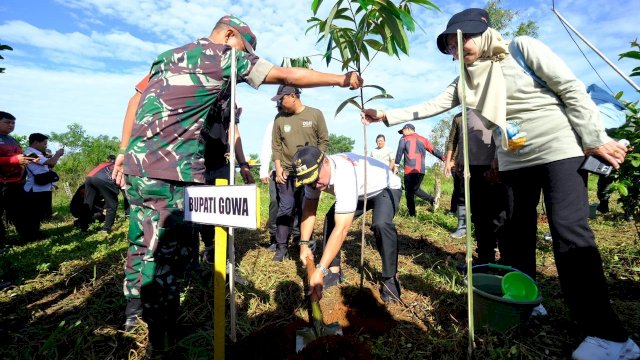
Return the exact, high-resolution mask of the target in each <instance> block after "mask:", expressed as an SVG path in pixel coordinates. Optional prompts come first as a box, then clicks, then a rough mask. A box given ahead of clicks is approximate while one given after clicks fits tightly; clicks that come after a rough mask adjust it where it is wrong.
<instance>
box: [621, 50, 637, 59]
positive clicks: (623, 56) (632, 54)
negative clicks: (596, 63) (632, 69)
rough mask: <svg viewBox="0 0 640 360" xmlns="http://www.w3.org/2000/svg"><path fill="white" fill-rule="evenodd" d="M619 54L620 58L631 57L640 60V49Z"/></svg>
mask: <svg viewBox="0 0 640 360" xmlns="http://www.w3.org/2000/svg"><path fill="white" fill-rule="evenodd" d="M619 56H620V58H618V60H620V59H622V58H631V59H636V60H640V51H627V52H623V53H622V54H620V55H619Z"/></svg>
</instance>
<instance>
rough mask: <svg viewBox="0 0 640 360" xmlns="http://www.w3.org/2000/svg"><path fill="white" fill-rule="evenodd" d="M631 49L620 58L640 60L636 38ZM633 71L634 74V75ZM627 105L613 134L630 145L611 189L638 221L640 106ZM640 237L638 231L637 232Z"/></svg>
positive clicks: (639, 205) (636, 102) (630, 214)
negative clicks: (621, 123) (625, 118)
mask: <svg viewBox="0 0 640 360" xmlns="http://www.w3.org/2000/svg"><path fill="white" fill-rule="evenodd" d="M631 47H632V48H634V47H635V48H637V49H638V50H632V51H629V52H626V53H623V54H620V59H622V58H630V59H635V60H640V51H639V50H640V44H638V42H637V40H634V41H632V42H631ZM639 71H640V68H639V67H636V68H635V69H633V73H632V74H631V75H632V76H637V75H638V72H639ZM634 73H635V75H634ZM616 97H617V98H618V99H620V98H621V97H622V92H620V93H618V94H617V95H616ZM622 103H623V104H624V105H625V106H626V107H627V110H628V112H627V121H626V123H625V125H623V126H622V127H620V128H619V129H617V130H616V131H615V133H614V134H613V136H614V138H616V139H627V140H629V143H630V146H629V150H628V152H627V157H626V160H625V162H624V163H622V164H620V169H618V171H614V172H613V173H612V175H611V176H613V177H614V179H615V180H616V181H615V182H614V183H613V184H612V185H611V189H612V191H616V192H618V193H619V194H620V199H619V200H618V201H619V202H620V203H621V204H622V209H623V210H624V213H625V215H626V216H627V217H629V216H632V217H634V218H635V221H636V222H638V221H640V107H638V101H635V102H632V103H631V102H628V101H624V100H622ZM638 236H639V237H640V233H639V234H638Z"/></svg>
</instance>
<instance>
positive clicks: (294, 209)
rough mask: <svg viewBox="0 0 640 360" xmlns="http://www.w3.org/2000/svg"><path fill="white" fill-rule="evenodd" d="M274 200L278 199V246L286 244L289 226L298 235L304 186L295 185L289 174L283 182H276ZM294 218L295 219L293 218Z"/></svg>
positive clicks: (289, 230)
mask: <svg viewBox="0 0 640 360" xmlns="http://www.w3.org/2000/svg"><path fill="white" fill-rule="evenodd" d="M275 186H276V200H277V201H278V213H277V216H276V241H277V242H278V245H279V246H286V245H287V240H288V239H289V234H290V233H291V232H292V231H291V227H292V226H293V227H295V228H297V229H296V232H295V233H294V236H295V235H296V234H297V236H300V235H299V234H300V223H301V218H302V200H303V199H304V186H300V187H299V188H296V187H295V178H294V177H293V176H289V177H288V178H287V182H285V183H284V184H277V183H276V185H275ZM294 219H295V220H294Z"/></svg>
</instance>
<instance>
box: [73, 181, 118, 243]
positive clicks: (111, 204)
mask: <svg viewBox="0 0 640 360" xmlns="http://www.w3.org/2000/svg"><path fill="white" fill-rule="evenodd" d="M119 192H120V189H119V188H118V186H117V185H116V184H115V183H114V182H113V181H107V180H104V179H102V178H99V177H95V176H88V177H87V178H86V179H85V180H84V203H83V205H82V206H83V211H82V214H83V217H85V218H84V219H82V220H81V221H82V222H83V224H85V225H86V224H88V223H89V221H90V220H91V218H93V211H92V209H93V203H94V202H95V200H96V197H97V195H98V194H100V195H101V196H102V197H103V198H104V208H105V212H106V214H105V217H104V224H103V225H102V229H104V230H107V231H111V228H112V227H113V223H114V222H115V220H116V210H117V209H118V193H119Z"/></svg>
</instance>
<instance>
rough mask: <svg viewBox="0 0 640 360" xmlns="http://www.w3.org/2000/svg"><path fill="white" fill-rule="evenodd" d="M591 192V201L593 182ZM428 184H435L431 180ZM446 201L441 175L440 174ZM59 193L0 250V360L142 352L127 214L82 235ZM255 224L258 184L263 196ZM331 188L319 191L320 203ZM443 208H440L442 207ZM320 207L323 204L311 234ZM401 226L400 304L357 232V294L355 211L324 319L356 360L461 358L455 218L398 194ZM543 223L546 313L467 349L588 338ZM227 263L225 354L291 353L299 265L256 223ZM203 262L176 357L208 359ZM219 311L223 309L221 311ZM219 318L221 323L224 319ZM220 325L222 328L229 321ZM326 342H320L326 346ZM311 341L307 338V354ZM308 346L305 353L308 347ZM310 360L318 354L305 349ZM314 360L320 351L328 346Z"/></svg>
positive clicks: (543, 345) (489, 350)
mask: <svg viewBox="0 0 640 360" xmlns="http://www.w3.org/2000/svg"><path fill="white" fill-rule="evenodd" d="M591 180H592V181H591V182H590V197H591V200H593V201H595V187H594V185H593V183H594V181H593V180H594V179H591ZM424 187H425V189H432V188H433V177H429V176H428V177H427V178H426V179H425V183H424ZM443 189H444V192H445V195H444V196H443V202H444V203H445V205H448V197H449V195H448V194H447V193H449V194H450V191H451V184H450V180H446V181H445V182H444V183H443ZM68 203H69V199H68V198H67V196H66V195H65V194H64V192H62V191H58V192H56V193H55V195H54V211H55V213H56V214H55V215H54V218H53V219H52V220H51V221H50V222H47V223H45V224H44V226H43V229H44V231H45V232H46V234H47V235H48V238H46V239H44V240H41V241H37V242H33V243H30V244H27V245H22V246H13V247H10V248H5V249H4V250H3V252H2V253H1V254H0V269H1V272H0V279H6V278H11V279H12V280H14V281H15V283H16V286H13V287H10V288H7V289H5V290H3V291H1V292H0V358H3V359H133V360H135V359H141V358H143V356H144V345H145V343H146V338H145V336H146V330H145V329H144V328H140V329H139V330H136V331H135V332H133V333H125V332H123V331H122V323H123V320H124V319H123V311H124V298H123V296H122V281H123V270H122V269H123V263H124V257H125V251H126V248H127V243H126V232H127V222H126V220H125V219H122V218H119V219H118V220H117V222H116V226H115V227H114V232H113V233H112V234H110V235H108V236H107V235H104V234H102V233H99V225H98V224H95V225H93V227H92V228H91V229H90V231H89V232H88V233H81V232H79V231H78V230H77V229H75V228H73V226H72V222H73V218H72V217H71V216H70V215H69V212H68ZM261 203H262V209H261V211H262V214H263V217H262V218H263V221H264V220H265V219H266V213H267V204H268V194H267V192H266V188H264V191H263V193H262V201H261ZM330 204H331V201H330V197H325V196H324V195H323V199H322V200H321V205H320V208H321V210H324V211H326V209H328V207H329V206H330ZM611 204H612V205H613V206H612V213H611V214H608V215H605V216H602V215H599V216H598V217H597V218H596V219H594V220H591V222H590V224H591V226H592V228H593V230H594V232H595V233H596V239H597V242H598V244H599V246H600V250H601V253H602V256H603V262H604V267H605V272H606V275H607V278H608V280H609V288H610V291H611V296H612V300H613V305H614V308H615V309H616V311H617V312H618V314H619V315H620V317H621V318H622V320H623V322H624V323H625V325H626V327H627V329H628V330H629V331H630V333H631V335H632V337H633V338H634V339H635V340H636V342H639V340H640V328H639V325H638V324H640V287H638V281H639V280H640V279H639V277H640V244H639V243H638V239H637V238H635V229H634V227H633V224H631V223H628V222H625V221H623V220H622V219H621V215H620V208H619V207H617V206H616V205H614V204H615V202H614V201H612V202H611ZM445 207H446V206H445ZM323 217H324V213H323V212H322V213H320V212H319V218H318V224H319V225H318V226H317V227H316V236H317V234H319V233H320V231H319V230H320V227H321V224H322V220H323ZM395 222H396V225H397V228H398V233H399V244H400V259H399V277H400V280H401V282H402V286H403V303H402V304H397V305H388V306H385V305H383V304H381V303H380V301H379V296H378V295H377V289H378V288H377V276H378V274H379V272H380V258H379V255H378V253H377V251H376V250H375V241H374V240H373V235H372V234H371V232H370V231H369V230H368V229H367V233H366V238H367V241H368V244H367V246H366V247H365V253H364V257H365V269H366V272H365V275H366V276H365V288H364V290H363V291H360V290H359V287H358V285H359V279H360V276H359V274H358V266H359V261H360V230H361V225H360V221H357V222H356V224H354V226H353V228H352V231H351V233H350V234H349V237H348V239H347V241H346V242H345V244H344V247H343V250H344V253H343V265H344V267H343V269H344V273H345V276H346V282H345V283H343V284H341V285H340V286H339V287H336V288H332V289H329V290H327V291H326V292H325V294H324V297H323V299H322V302H321V303H322V309H323V312H324V316H325V321H326V322H328V323H329V322H332V321H340V324H341V325H342V326H343V330H344V333H345V335H344V336H343V339H342V340H340V341H351V342H352V344H354V345H353V346H354V347H353V348H354V349H355V348H356V347H355V346H360V345H364V349H365V350H366V351H361V352H360V353H359V354H360V355H356V356H351V357H354V358H363V359H364V358H375V359H431V358H442V359H459V358H463V357H465V355H466V347H467V317H466V294H465V290H466V288H465V285H464V278H463V276H461V275H460V274H459V273H458V272H457V271H456V270H455V265H456V264H457V263H459V262H461V261H462V260H463V258H464V253H465V247H464V240H453V239H452V238H450V237H449V235H448V234H449V232H450V231H452V230H453V229H454V228H455V225H456V219H455V218H454V217H453V216H452V215H449V214H448V213H445V212H444V210H442V209H441V210H438V211H436V212H435V213H433V212H431V211H430V210H429V208H428V206H427V205H425V204H424V203H420V202H419V203H418V216H417V217H416V218H410V217H408V216H407V212H406V207H405V205H404V200H403V203H402V205H401V210H400V212H399V214H398V216H396V221H395ZM547 231H548V227H547V225H546V223H544V222H542V223H541V224H540V226H539V229H538V235H539V239H540V240H539V248H538V271H539V277H538V281H539V284H540V287H541V291H542V295H543V296H544V298H545V301H544V304H545V307H546V308H547V310H549V313H550V315H549V316H548V317H546V318H542V319H533V320H532V321H530V322H529V323H528V324H527V325H526V326H521V327H518V328H516V329H514V330H512V331H510V332H508V333H506V334H497V333H494V332H490V331H487V330H482V329H479V330H478V331H477V333H476V350H475V353H474V354H475V357H476V358H480V359H562V358H567V357H568V356H569V355H570V353H571V351H572V350H573V349H574V348H575V347H576V346H577V344H578V343H579V342H580V341H581V340H582V338H583V337H584V334H582V333H581V332H580V329H579V328H578V327H577V326H576V324H575V323H573V322H572V321H571V320H570V319H569V315H568V311H567V308H566V307H565V306H564V304H563V301H562V297H561V293H560V289H559V284H558V279H557V274H556V272H555V266H554V264H553V255H552V250H551V244H550V243H549V242H548V241H545V240H544V234H545V232H547ZM235 234H236V235H235V241H236V259H237V264H238V267H239V271H240V273H241V274H242V275H243V276H245V277H246V278H247V279H248V280H249V282H250V283H249V285H247V286H239V287H237V298H236V305H237V306H236V308H237V316H238V317H237V338H238V342H237V343H235V344H234V343H232V342H231V341H230V340H229V341H227V346H226V352H227V358H234V359H248V358H251V359H282V358H295V354H294V352H293V351H292V348H293V339H294V338H295V330H296V329H297V328H300V327H304V326H306V324H307V323H306V320H307V319H308V318H307V310H306V303H305V299H304V296H303V278H304V277H303V276H304V272H303V270H302V269H301V268H300V266H299V261H297V259H296V258H297V254H296V253H294V252H293V251H292V257H293V258H292V259H291V260H286V261H285V262H284V263H281V264H274V263H272V262H271V256H272V253H269V252H268V251H266V249H265V245H267V244H268V241H269V240H268V234H266V232H265V231H250V230H244V229H238V230H237V231H236V232H235ZM10 235H11V232H10ZM211 278H212V274H211V270H210V269H208V268H207V267H206V266H204V265H203V269H202V271H200V272H197V273H196V274H195V275H194V276H191V277H190V278H189V279H188V280H186V281H185V283H184V285H185V286H184V291H183V293H182V298H181V313H182V316H181V318H180V319H179V325H178V332H179V334H180V341H179V343H178V351H177V353H178V354H180V355H176V357H175V358H176V359H181V358H184V359H208V358H211V357H212V354H213V349H212V336H213V335H212V328H213V327H212V318H213V313H212V311H213V310H212V309H213V298H212V297H213V294H212V293H213V291H212V285H211ZM227 308H228V307H227ZM228 321H229V319H228V315H227V326H228ZM227 329H228V327H227ZM328 346H329V345H327V347H326V349H328V348H329V347H328ZM311 348H312V346H309V350H310V351H311V350H312V349H311ZM305 351H306V350H305ZM305 358H306V359H312V358H318V357H317V355H316V356H314V355H313V353H311V354H307V355H306V356H305ZM323 358H326V359H330V358H331V356H324V357H323Z"/></svg>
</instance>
